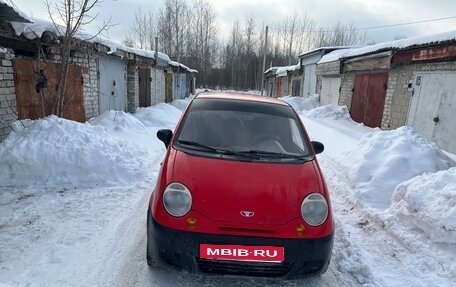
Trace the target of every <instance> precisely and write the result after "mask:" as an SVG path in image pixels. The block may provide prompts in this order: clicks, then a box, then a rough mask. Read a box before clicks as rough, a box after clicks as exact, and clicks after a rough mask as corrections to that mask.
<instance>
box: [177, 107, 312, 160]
mask: <svg viewBox="0 0 456 287" xmlns="http://www.w3.org/2000/svg"><path fill="white" fill-rule="evenodd" d="M298 121H299V119H298V118H297V117H296V114H295V113H294V112H293V110H292V108H291V107H289V106H281V105H276V104H266V103H257V102H248V101H233V100H219V99H195V100H194V101H193V102H192V104H191V106H190V107H189V109H188V111H187V114H186V116H185V117H184V120H183V123H182V125H181V128H180V130H179V131H178V133H177V137H176V144H178V145H180V146H182V147H184V148H189V149H195V150H197V151H203V152H208V153H216V154H217V153H218V154H230V155H238V156H245V157H250V158H252V156H255V157H253V158H255V159H262V158H269V159H271V158H273V159H284V158H294V159H296V157H306V156H309V155H310V153H309V148H308V144H307V143H306V140H305V136H304V135H303V132H302V127H301V125H300V124H299V122H298Z"/></svg>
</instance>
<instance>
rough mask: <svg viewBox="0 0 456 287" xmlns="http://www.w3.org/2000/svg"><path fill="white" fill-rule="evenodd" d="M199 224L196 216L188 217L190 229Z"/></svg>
mask: <svg viewBox="0 0 456 287" xmlns="http://www.w3.org/2000/svg"><path fill="white" fill-rule="evenodd" d="M197 225H198V220H196V218H194V217H189V218H187V227H188V228H189V229H195V228H196V226H197Z"/></svg>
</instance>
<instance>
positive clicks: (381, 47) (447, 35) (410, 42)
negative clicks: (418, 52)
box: [318, 30, 456, 64]
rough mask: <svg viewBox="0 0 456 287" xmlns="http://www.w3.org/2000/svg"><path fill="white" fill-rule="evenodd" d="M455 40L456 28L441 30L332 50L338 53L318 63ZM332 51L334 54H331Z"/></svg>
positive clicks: (324, 57)
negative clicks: (425, 34) (446, 30)
mask: <svg viewBox="0 0 456 287" xmlns="http://www.w3.org/2000/svg"><path fill="white" fill-rule="evenodd" d="M450 41H456V30H453V31H449V32H443V33H438V34H432V35H427V36H419V37H412V38H406V39H400V40H395V41H389V42H383V43H378V44H375V45H369V46H365V47H361V48H353V49H347V50H342V51H334V52H339V53H334V52H331V53H329V54H327V55H325V56H323V58H322V59H321V60H320V61H319V62H318V64H322V63H327V62H332V61H338V60H340V59H343V58H350V57H356V56H361V55H365V54H373V53H375V52H380V51H385V50H401V49H407V48H412V47H418V46H422V45H432V44H439V43H443V42H450ZM333 53H334V54H333Z"/></svg>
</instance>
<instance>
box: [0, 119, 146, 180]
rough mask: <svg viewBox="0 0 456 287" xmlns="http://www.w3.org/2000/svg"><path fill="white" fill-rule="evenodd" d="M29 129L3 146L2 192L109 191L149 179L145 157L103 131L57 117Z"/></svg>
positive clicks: (0, 147) (0, 160) (13, 135)
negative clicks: (19, 188)
mask: <svg viewBox="0 0 456 287" xmlns="http://www.w3.org/2000/svg"><path fill="white" fill-rule="evenodd" d="M100 121H103V119H100ZM25 123H26V126H28V127H27V128H23V127H21V126H20V125H19V124H17V123H16V124H15V130H14V131H13V132H11V134H10V135H9V136H8V138H7V139H6V140H5V141H3V142H2V143H1V144H0V182H1V185H2V186H6V185H28V184H37V183H39V184H43V185H45V186H65V187H87V186H94V185H107V186H109V185H115V184H118V183H126V182H135V181H136V180H138V179H143V178H144V176H145V172H146V170H147V166H146V163H145V161H144V157H145V152H144V151H143V150H141V149H139V148H138V147H137V146H136V145H134V144H132V143H129V142H128V141H124V140H121V139H118V138H115V137H113V136H112V135H111V134H110V133H108V132H107V131H106V129H105V128H103V127H102V126H94V125H91V124H89V123H85V124H81V123H78V122H74V121H69V120H65V119H61V118H58V117H56V116H50V117H47V118H45V119H42V120H37V121H26V122H25Z"/></svg>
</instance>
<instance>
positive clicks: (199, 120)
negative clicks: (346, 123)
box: [146, 92, 334, 278]
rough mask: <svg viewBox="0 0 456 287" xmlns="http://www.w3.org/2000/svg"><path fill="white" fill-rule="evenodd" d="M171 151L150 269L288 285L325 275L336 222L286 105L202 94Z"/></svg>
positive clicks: (159, 192)
mask: <svg viewBox="0 0 456 287" xmlns="http://www.w3.org/2000/svg"><path fill="white" fill-rule="evenodd" d="M157 136H158V138H159V139H160V140H161V141H163V142H164V144H165V146H166V147H167V152H166V156H165V159H164V161H163V163H162V165H161V170H160V173H159V175H158V179H157V184H156V187H155V190H154V192H153V193H152V195H151V198H150V202H149V209H148V217H147V252H146V253H147V263H148V264H149V265H153V264H155V263H156V262H157V261H159V260H161V259H165V260H166V261H167V262H168V263H171V264H173V265H176V266H179V267H182V268H184V269H187V270H189V271H198V270H201V271H209V272H217V273H219V272H222V273H235V274H245V275H259V276H284V277H287V278H295V277H302V276H307V275H314V274H321V273H324V272H325V271H326V269H327V268H328V264H329V261H330V256H331V250H332V245H333V235H334V220H333V217H332V213H331V204H330V200H329V194H328V190H327V187H326V184H325V180H324V178H323V175H322V173H321V170H320V167H319V165H318V162H317V159H316V157H315V154H317V153H320V152H322V151H323V149H324V147H323V144H321V143H319V142H311V141H310V140H309V137H308V135H307V133H306V131H305V129H304V126H303V124H302V122H301V121H300V119H299V117H298V115H297V114H296V112H295V111H294V110H293V108H292V107H291V106H290V105H288V104H287V103H285V102H284V101H282V100H278V99H272V98H267V97H259V96H253V95H244V94H236V93H207V92H206V93H202V94H199V95H198V96H196V97H195V98H194V99H193V100H192V101H191V102H190V103H189V105H188V107H187V109H186V110H185V112H184V114H183V115H182V117H181V120H180V122H179V123H178V125H177V127H176V129H175V133H173V132H172V131H171V130H160V131H158V133H157Z"/></svg>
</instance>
